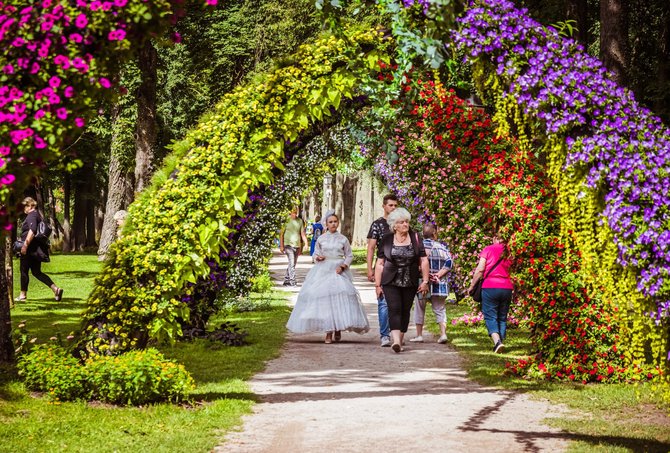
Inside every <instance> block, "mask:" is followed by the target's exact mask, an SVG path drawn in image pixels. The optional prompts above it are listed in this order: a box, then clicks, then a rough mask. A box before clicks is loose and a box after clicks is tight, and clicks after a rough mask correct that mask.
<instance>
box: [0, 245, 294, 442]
mask: <svg viewBox="0 0 670 453" xmlns="http://www.w3.org/2000/svg"><path fill="white" fill-rule="evenodd" d="M52 258H53V259H52V262H51V263H49V264H46V265H45V266H44V271H45V272H46V273H47V274H49V275H50V276H51V277H52V278H53V279H54V281H55V282H56V284H57V285H59V286H62V287H63V288H65V294H64V298H63V300H62V301H61V302H60V303H57V302H55V301H54V300H53V294H52V293H51V291H50V290H49V289H48V288H46V287H45V286H44V285H42V284H41V283H40V282H37V281H31V283H30V287H29V292H28V297H29V300H28V302H27V303H20V304H18V305H17V306H16V307H15V308H14V309H13V310H12V318H13V321H14V325H17V324H18V322H20V321H23V320H25V321H26V324H27V326H26V328H27V330H28V333H29V334H30V336H31V337H37V338H38V341H39V342H46V341H50V340H49V339H50V338H51V337H53V336H55V333H56V332H59V333H60V334H61V337H62V338H63V339H64V338H65V337H66V336H67V335H68V334H69V333H70V332H71V331H76V330H77V328H78V326H79V324H80V322H81V317H80V314H81V311H82V309H83V307H84V301H85V298H86V296H87V295H88V293H89V291H90V290H91V287H92V284H93V277H94V276H95V274H96V273H97V272H98V271H99V270H100V268H101V265H100V263H98V261H97V259H96V257H95V256H93V255H67V256H64V255H56V256H54V257H52ZM16 267H17V269H16V270H17V271H18V262H16ZM17 278H18V276H17ZM15 289H16V294H18V289H19V287H18V280H17V281H16V282H15ZM256 297H257V296H256ZM267 297H270V298H271V304H270V307H269V308H268V309H267V310H263V311H256V312H246V313H235V314H231V315H229V316H227V317H226V318H225V320H227V321H232V322H235V323H236V324H237V325H238V326H239V327H241V328H242V329H243V330H246V331H247V332H249V336H248V337H247V340H248V342H249V345H248V346H242V347H227V346H223V345H220V344H215V343H210V342H208V341H201V340H198V341H195V342H192V343H180V344H178V345H176V346H174V347H162V348H161V350H162V352H163V353H164V354H165V355H166V356H168V357H170V358H174V359H176V360H178V361H179V362H181V363H183V364H184V366H185V367H186V369H187V370H189V372H190V373H191V374H192V375H193V377H194V379H195V381H196V384H197V387H196V389H195V390H194V391H193V392H192V394H191V398H192V400H193V401H194V403H193V404H191V405H183V406H179V405H170V404H158V405H152V406H147V407H142V408H126V407H113V406H106V405H101V404H94V403H93V404H89V403H85V402H77V403H61V404H52V403H49V402H48V401H46V400H44V399H42V398H39V397H38V396H37V395H32V394H31V393H30V392H28V391H27V390H26V389H25V387H24V386H23V384H22V383H21V382H20V381H19V380H18V379H17V378H16V376H15V373H14V372H13V370H6V369H5V370H2V371H0V439H2V441H1V442H0V451H2V452H24V451H25V452H28V451H30V452H52V451H63V450H67V451H86V452H90V451H119V452H124V451H128V452H130V451H132V452H137V451H151V452H161V451H165V452H203V451H209V450H211V449H212V447H214V446H215V445H217V444H219V443H220V442H221V440H222V438H223V436H224V435H225V433H226V432H227V431H229V430H230V429H232V428H233V427H235V426H237V425H239V423H240V420H241V416H242V415H243V414H246V413H248V412H249V411H250V410H251V406H252V405H253V404H254V401H255V397H254V395H253V393H251V391H250V388H249V386H248V385H247V383H246V380H247V379H249V378H250V377H251V376H253V375H254V374H255V373H257V372H258V371H260V370H262V369H263V367H264V364H265V362H266V361H267V360H269V359H271V358H273V357H276V356H277V355H278V353H279V349H280V348H281V346H282V344H283V342H284V336H285V328H284V325H285V324H286V321H287V319H288V316H289V313H290V310H289V309H288V308H287V307H286V304H285V299H284V297H283V296H282V295H281V294H279V293H278V294H274V293H271V295H269V296H267ZM223 319H224V318H223V317H218V319H213V320H212V321H213V323H214V324H215V325H216V324H217V322H220V321H223Z"/></svg>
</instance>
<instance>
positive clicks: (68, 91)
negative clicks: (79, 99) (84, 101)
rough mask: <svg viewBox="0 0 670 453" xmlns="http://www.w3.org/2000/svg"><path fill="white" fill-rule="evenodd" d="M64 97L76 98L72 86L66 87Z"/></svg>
mask: <svg viewBox="0 0 670 453" xmlns="http://www.w3.org/2000/svg"><path fill="white" fill-rule="evenodd" d="M63 96H65V97H66V98H71V97H72V96H74V88H72V87H71V86H67V87H65V89H64V90H63Z"/></svg>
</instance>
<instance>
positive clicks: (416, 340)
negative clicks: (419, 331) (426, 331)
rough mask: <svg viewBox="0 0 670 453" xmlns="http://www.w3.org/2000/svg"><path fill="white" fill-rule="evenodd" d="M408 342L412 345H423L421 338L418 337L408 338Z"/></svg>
mask: <svg viewBox="0 0 670 453" xmlns="http://www.w3.org/2000/svg"><path fill="white" fill-rule="evenodd" d="M409 341H411V342H412V343H423V337H422V336H421V335H419V336H418V337H414V338H410V340H409Z"/></svg>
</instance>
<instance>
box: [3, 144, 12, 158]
mask: <svg viewBox="0 0 670 453" xmlns="http://www.w3.org/2000/svg"><path fill="white" fill-rule="evenodd" d="M11 151H12V149H11V148H10V147H9V146H0V156H9V153H10V152H11Z"/></svg>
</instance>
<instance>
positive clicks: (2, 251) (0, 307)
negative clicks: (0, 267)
mask: <svg viewBox="0 0 670 453" xmlns="http://www.w3.org/2000/svg"><path fill="white" fill-rule="evenodd" d="M4 242H5V241H3V244H2V247H0V262H2V263H4V262H5V259H6V256H7V255H6V248H5V244H4ZM10 260H11V258H10ZM8 286H9V285H8V279H7V274H6V273H5V272H0V362H4V363H11V362H13V361H14V345H13V344H12V317H11V313H10V301H11V300H12V294H10V293H9V288H8Z"/></svg>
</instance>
